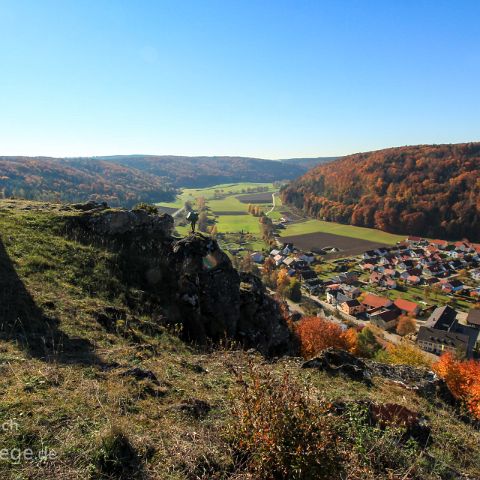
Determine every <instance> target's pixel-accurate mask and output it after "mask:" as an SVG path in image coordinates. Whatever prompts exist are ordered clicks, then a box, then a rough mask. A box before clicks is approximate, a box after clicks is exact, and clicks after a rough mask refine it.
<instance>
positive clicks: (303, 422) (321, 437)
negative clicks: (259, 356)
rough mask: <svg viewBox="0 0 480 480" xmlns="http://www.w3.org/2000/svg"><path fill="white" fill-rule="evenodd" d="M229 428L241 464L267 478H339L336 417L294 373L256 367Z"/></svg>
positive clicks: (319, 479) (254, 474)
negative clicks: (279, 377)
mask: <svg viewBox="0 0 480 480" xmlns="http://www.w3.org/2000/svg"><path fill="white" fill-rule="evenodd" d="M250 376H251V378H250V380H249V381H247V382H244V381H243V378H241V381H242V383H243V385H244V387H243V388H244V390H243V394H242V395H239V396H238V400H237V401H236V404H235V411H234V414H235V415H234V416H235V418H236V419H237V420H236V422H235V423H234V424H232V425H231V426H230V427H229V429H228V437H229V440H230V442H231V444H232V446H233V448H234V451H235V452H236V455H235V456H236V461H237V465H238V466H239V467H240V468H242V469H243V470H247V471H248V472H249V473H250V474H252V476H253V478H262V479H279V480H283V479H285V480H286V479H289V480H295V479H312V480H313V479H318V480H321V479H331V478H339V477H338V475H339V473H340V469H341V465H342V454H341V453H340V450H339V448H338V436H337V434H336V432H335V428H334V422H333V420H334V419H333V418H331V417H328V416H327V415H326V411H325V410H324V408H323V407H322V406H320V405H319V404H317V403H315V402H314V401H313V400H310V399H309V398H308V392H306V390H305V389H304V388H303V387H300V386H299V385H297V384H295V383H293V382H292V381H291V380H290V379H289V377H288V376H285V377H284V378H283V379H282V380H280V381H278V380H275V379H274V378H273V377H272V376H271V374H270V373H265V374H262V375H261V374H258V373H257V372H256V371H254V370H253V369H252V367H251V368H250Z"/></svg>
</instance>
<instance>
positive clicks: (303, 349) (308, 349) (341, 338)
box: [295, 317, 350, 358]
mask: <svg viewBox="0 0 480 480" xmlns="http://www.w3.org/2000/svg"><path fill="white" fill-rule="evenodd" d="M295 333H296V335H297V337H298V340H299V343H300V353H301V355H302V356H303V357H304V358H311V357H313V356H315V355H316V354H317V353H318V352H320V351H322V350H325V349H326V348H329V347H333V348H340V349H342V350H349V347H350V345H349V341H348V339H347V338H345V333H344V331H343V330H342V328H341V327H340V325H338V324H337V323H334V322H329V321H328V320H325V319H324V318H321V317H304V318H302V320H301V321H300V322H298V324H297V325H296V327H295Z"/></svg>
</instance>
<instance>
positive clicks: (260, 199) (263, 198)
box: [237, 192, 272, 203]
mask: <svg viewBox="0 0 480 480" xmlns="http://www.w3.org/2000/svg"><path fill="white" fill-rule="evenodd" d="M237 198H238V200H240V201H241V202H242V203H272V194H271V193H268V192H265V193H263V192H262V193H251V194H248V195H240V196H238V197H237Z"/></svg>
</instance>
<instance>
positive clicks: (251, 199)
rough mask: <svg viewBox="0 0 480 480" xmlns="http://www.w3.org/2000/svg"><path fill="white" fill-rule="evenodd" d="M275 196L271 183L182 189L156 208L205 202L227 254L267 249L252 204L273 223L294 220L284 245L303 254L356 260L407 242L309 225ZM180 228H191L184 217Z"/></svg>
mask: <svg viewBox="0 0 480 480" xmlns="http://www.w3.org/2000/svg"><path fill="white" fill-rule="evenodd" d="M275 193H276V188H275V187H274V185H272V184H271V183H263V184H262V183H232V184H223V185H215V186H213V187H208V188H188V189H183V190H182V191H181V192H180V193H179V195H178V196H177V198H176V199H175V201H173V202H168V203H159V204H158V207H159V208H160V210H161V211H165V212H167V213H170V214H171V213H174V212H175V211H177V210H179V209H181V208H182V207H183V206H184V205H185V202H190V203H191V204H192V206H193V208H197V205H198V202H199V199H203V200H204V201H205V205H206V207H207V212H208V218H209V221H210V224H211V225H213V224H214V225H215V226H216V230H217V233H218V234H220V235H219V237H220V238H221V240H222V242H221V243H222V244H223V245H228V248H229V249H234V248H235V245H236V246H237V247H241V248H245V249H264V248H265V244H264V243H263V241H262V239H261V235H260V225H259V222H258V218H257V217H254V216H253V215H251V214H249V212H248V206H249V205H255V206H259V207H260V208H261V209H262V210H263V211H264V212H265V213H266V214H267V215H268V216H269V217H270V218H271V219H272V220H274V221H277V220H279V219H280V218H281V217H287V218H288V219H290V220H291V223H289V224H288V225H287V228H286V229H285V230H282V231H281V239H280V241H282V242H293V243H294V244H295V245H297V246H298V247H300V248H302V249H305V250H319V249H321V248H323V247H328V246H330V247H336V248H338V249H340V251H341V252H339V253H337V254H330V255H329V257H333V256H339V255H343V256H345V255H357V254H360V253H362V252H364V251H365V250H369V249H372V248H376V247H379V246H385V245H393V244H395V243H396V242H398V241H400V240H403V239H404V237H402V236H400V235H392V234H390V233H386V232H382V231H380V230H374V229H371V228H362V227H354V226H351V225H341V224H338V223H332V222H323V221H321V220H309V219H307V218H305V217H303V216H302V214H301V213H300V212H296V211H292V210H291V209H290V207H288V206H286V205H282V203H281V200H280V198H279V196H278V195H274V196H273V198H272V194H275ZM273 201H275V203H273ZM176 223H177V227H176V228H177V232H178V234H179V235H186V234H187V233H188V230H189V227H188V226H187V225H186V223H185V220H184V219H183V220H182V216H181V215H179V217H178V219H177V222H176ZM239 235H240V236H239ZM247 237H248V239H247Z"/></svg>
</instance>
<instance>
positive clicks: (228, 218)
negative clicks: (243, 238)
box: [217, 215, 260, 234]
mask: <svg viewBox="0 0 480 480" xmlns="http://www.w3.org/2000/svg"><path fill="white" fill-rule="evenodd" d="M217 229H218V231H219V232H221V233H234V232H242V231H243V232H244V233H254V234H260V223H259V221H258V218H257V217H254V216H253V215H221V216H219V217H218V223H217Z"/></svg>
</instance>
